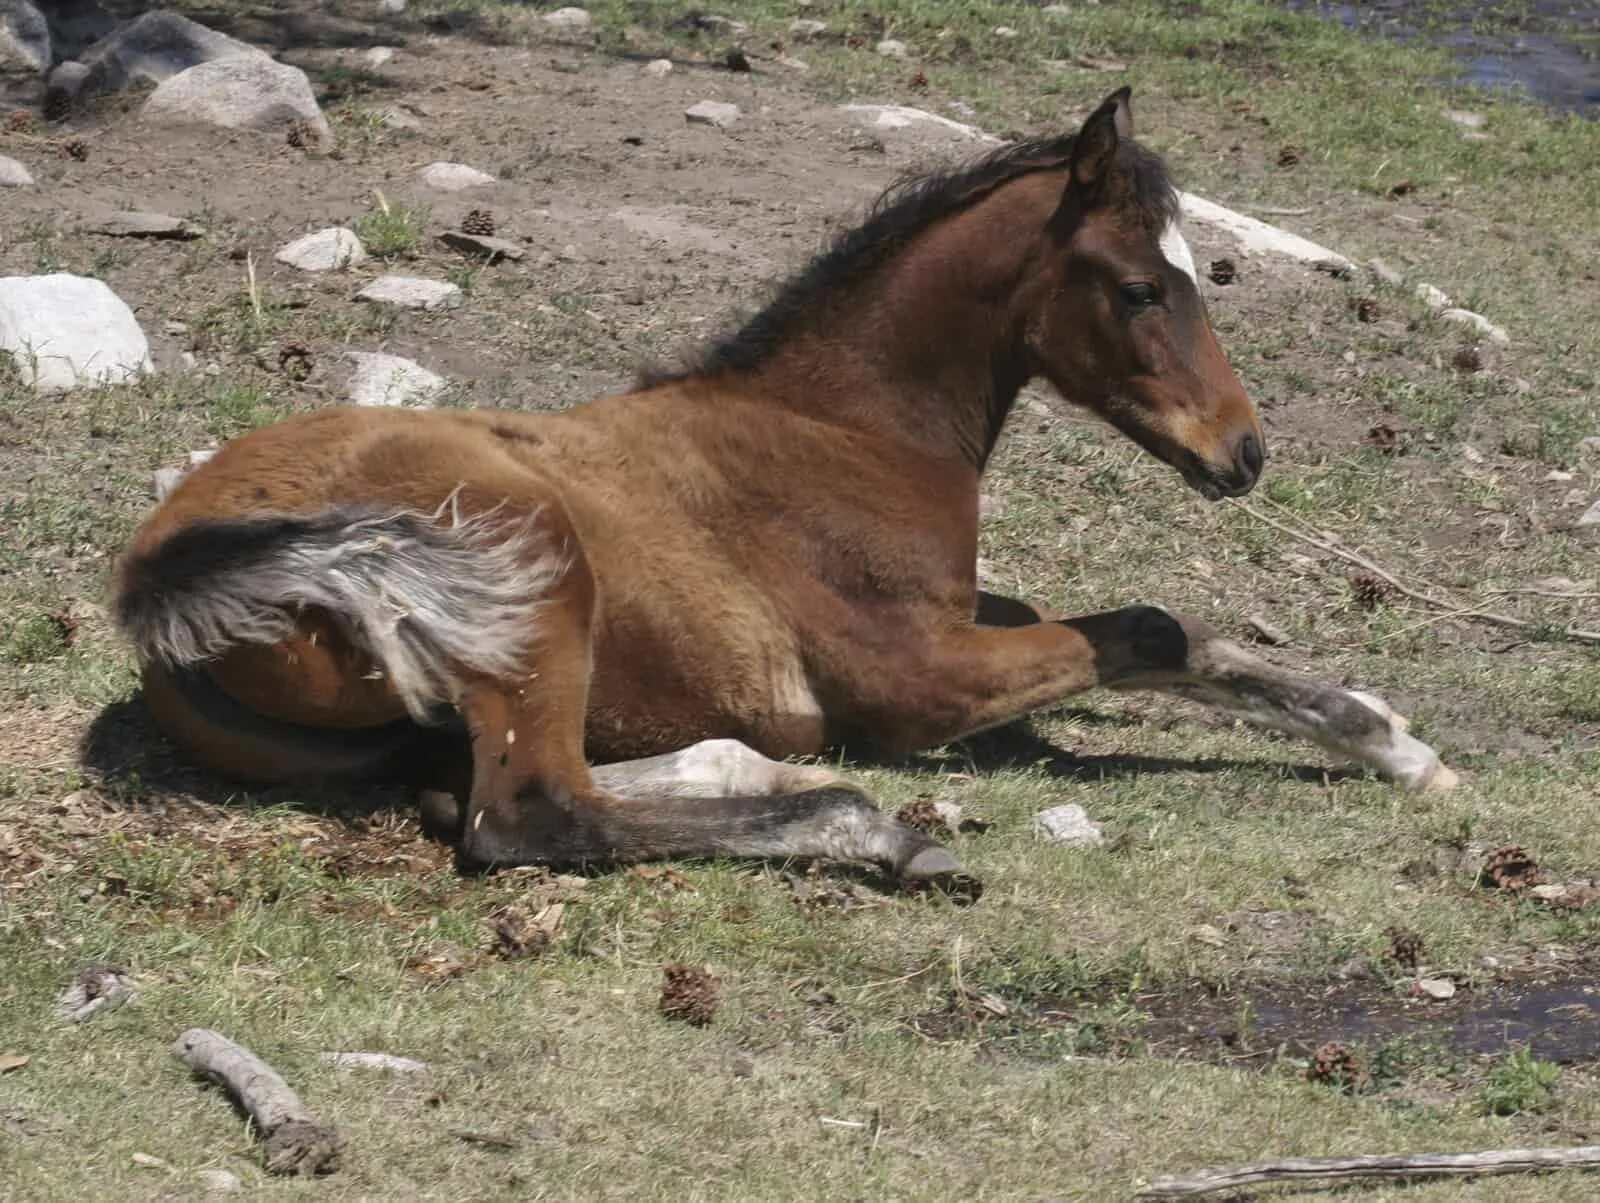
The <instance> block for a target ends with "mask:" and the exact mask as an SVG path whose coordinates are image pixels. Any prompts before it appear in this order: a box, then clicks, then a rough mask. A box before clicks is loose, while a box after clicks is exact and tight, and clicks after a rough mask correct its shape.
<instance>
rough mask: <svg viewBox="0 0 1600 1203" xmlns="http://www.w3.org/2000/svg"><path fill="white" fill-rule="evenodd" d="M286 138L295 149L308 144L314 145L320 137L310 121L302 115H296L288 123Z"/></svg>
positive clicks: (302, 148)
mask: <svg viewBox="0 0 1600 1203" xmlns="http://www.w3.org/2000/svg"><path fill="white" fill-rule="evenodd" d="M288 140H289V145H290V146H293V147H294V148H295V149H296V150H304V149H305V148H306V147H308V146H315V145H316V144H317V143H318V142H320V141H321V140H322V138H321V136H320V135H319V134H318V133H317V131H316V128H315V127H314V126H313V125H312V124H311V122H309V121H307V120H306V119H305V118H304V117H296V118H295V119H294V120H293V121H291V122H290V123H289V133H288Z"/></svg>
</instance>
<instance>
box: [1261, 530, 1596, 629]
mask: <svg viewBox="0 0 1600 1203" xmlns="http://www.w3.org/2000/svg"><path fill="white" fill-rule="evenodd" d="M1233 504H1234V505H1235V506H1237V507H1238V508H1239V509H1241V510H1243V511H1244V512H1245V513H1247V514H1249V515H1250V516H1251V517H1252V518H1254V519H1256V521H1258V522H1265V523H1266V524H1267V525H1268V526H1270V527H1272V528H1273V529H1274V530H1278V531H1282V532H1283V533H1284V534H1286V535H1288V536H1290V537H1291V538H1295V539H1299V540H1300V541H1301V542H1302V543H1306V544H1309V545H1310V546H1312V547H1315V548H1316V549H1317V550H1318V551H1324V552H1327V553H1328V554H1329V555H1331V556H1335V557H1337V558H1338V559H1341V560H1343V561H1345V562H1346V563H1347V564H1354V565H1355V566H1356V567H1357V568H1364V569H1366V571H1368V572H1370V573H1372V575H1373V576H1375V577H1377V578H1378V579H1379V580H1382V581H1386V582H1388V584H1389V585H1391V586H1392V587H1393V588H1394V590H1395V591H1396V592H1397V593H1401V594H1403V595H1405V596H1406V597H1409V598H1410V599H1411V600H1412V601H1418V602H1421V603H1422V604H1423V605H1425V606H1432V607H1433V608H1434V609H1436V610H1448V611H1450V612H1451V613H1450V614H1449V615H1448V617H1451V618H1475V619H1477V620H1478V621H1479V622H1486V623H1489V624H1490V625H1491V626H1497V627H1510V628H1511V629H1512V630H1517V631H1545V630H1555V631H1556V632H1557V633H1558V634H1560V635H1561V636H1562V637H1563V638H1566V639H1571V640H1573V641H1574V642H1577V643H1600V631H1586V630H1582V629H1580V628H1578V627H1575V626H1566V627H1554V628H1552V627H1549V626H1547V625H1546V624H1544V623H1538V622H1529V621H1528V620H1527V619H1524V618H1513V617H1512V616H1511V615H1509V614H1497V613H1495V612H1494V611H1493V610H1482V609H1479V608H1478V607H1476V606H1462V605H1460V604H1459V603H1458V602H1456V601H1453V600H1452V599H1450V598H1447V597H1438V596H1435V595H1434V594H1431V593H1425V592H1423V591H1422V590H1420V589H1416V588H1413V587H1412V586H1410V585H1408V584H1406V583H1405V582H1404V581H1402V580H1400V579H1399V578H1398V577H1396V576H1395V575H1394V574H1393V573H1391V572H1389V571H1388V570H1387V569H1385V568H1383V567H1382V566H1380V565H1378V564H1376V563H1374V562H1373V561H1372V560H1370V559H1368V558H1367V557H1366V556H1364V555H1362V554H1361V553H1360V552H1358V551H1352V550H1350V548H1348V547H1345V546H1343V545H1341V544H1339V543H1336V542H1333V541H1332V539H1333V537H1332V536H1331V535H1327V534H1325V533H1323V532H1320V531H1319V532H1317V533H1316V534H1312V533H1310V532H1309V531H1303V530H1297V529H1296V528H1295V527H1293V526H1291V525H1289V523H1287V522H1280V521H1279V520H1278V519H1276V518H1274V517H1272V516H1271V515H1270V514H1264V513H1262V512H1261V511H1260V510H1258V509H1257V508H1256V507H1255V506H1253V505H1251V504H1250V503H1249V502H1247V501H1239V500H1237V499H1235V501H1234V502H1233ZM1319 536H1320V537H1319Z"/></svg>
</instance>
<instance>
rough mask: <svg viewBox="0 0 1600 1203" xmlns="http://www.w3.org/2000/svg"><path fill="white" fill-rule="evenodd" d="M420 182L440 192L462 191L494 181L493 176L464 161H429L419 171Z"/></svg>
mask: <svg viewBox="0 0 1600 1203" xmlns="http://www.w3.org/2000/svg"><path fill="white" fill-rule="evenodd" d="M419 175H420V177H421V179H422V182H423V183H424V184H426V185H427V186H428V187H430V188H437V189H438V190H439V191H440V192H463V191H465V190H466V189H468V188H482V187H484V186H485V185H487V184H492V183H494V182H495V178H494V176H492V175H490V174H489V173H488V172H486V171H479V170H478V169H477V168H476V167H468V166H467V165H466V164H465V163H429V164H428V165H427V166H426V167H424V168H423V169H422V171H421V172H420V173H419Z"/></svg>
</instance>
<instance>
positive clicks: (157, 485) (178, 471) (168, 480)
mask: <svg viewBox="0 0 1600 1203" xmlns="http://www.w3.org/2000/svg"><path fill="white" fill-rule="evenodd" d="M182 480H183V469H182V468H157V469H156V470H155V472H154V473H153V474H152V476H151V478H150V491H151V492H153V493H154V494H155V495H156V500H157V501H165V500H166V499H167V498H168V497H170V496H172V490H173V489H176V488H177V487H178V484H179V482H180V481H182Z"/></svg>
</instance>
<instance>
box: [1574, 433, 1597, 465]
mask: <svg viewBox="0 0 1600 1203" xmlns="http://www.w3.org/2000/svg"><path fill="white" fill-rule="evenodd" d="M1578 458H1579V459H1600V434H1591V435H1586V436H1584V437H1583V438H1581V439H1579V440H1578Z"/></svg>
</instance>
